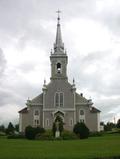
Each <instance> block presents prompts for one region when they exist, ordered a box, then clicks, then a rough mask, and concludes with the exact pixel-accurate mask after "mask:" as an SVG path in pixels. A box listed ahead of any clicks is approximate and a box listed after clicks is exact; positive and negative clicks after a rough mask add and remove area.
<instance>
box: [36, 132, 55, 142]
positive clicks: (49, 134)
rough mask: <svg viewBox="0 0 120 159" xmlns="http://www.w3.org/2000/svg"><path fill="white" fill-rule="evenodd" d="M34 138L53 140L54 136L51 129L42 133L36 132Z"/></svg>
mask: <svg viewBox="0 0 120 159" xmlns="http://www.w3.org/2000/svg"><path fill="white" fill-rule="evenodd" d="M35 139H37V140H53V139H54V136H53V132H52V130H46V131H45V132H44V133H42V134H40V133H39V134H37V135H36V136H35Z"/></svg>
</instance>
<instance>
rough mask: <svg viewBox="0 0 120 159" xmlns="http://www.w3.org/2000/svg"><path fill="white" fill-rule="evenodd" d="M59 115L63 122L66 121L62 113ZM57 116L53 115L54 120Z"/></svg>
mask: <svg viewBox="0 0 120 159" xmlns="http://www.w3.org/2000/svg"><path fill="white" fill-rule="evenodd" d="M59 116H60V117H61V118H62V120H63V123H64V121H65V120H64V117H63V116H62V115H59ZM56 117H57V116H54V117H53V120H54V121H55V119H56Z"/></svg>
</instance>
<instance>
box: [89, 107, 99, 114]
mask: <svg viewBox="0 0 120 159" xmlns="http://www.w3.org/2000/svg"><path fill="white" fill-rule="evenodd" d="M90 112H91V113H100V112H101V111H100V110H99V109H97V108H95V107H91V110H90Z"/></svg>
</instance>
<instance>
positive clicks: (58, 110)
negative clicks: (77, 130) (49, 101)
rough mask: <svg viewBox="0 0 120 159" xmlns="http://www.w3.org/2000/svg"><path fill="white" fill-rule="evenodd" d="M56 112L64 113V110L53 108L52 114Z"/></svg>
mask: <svg viewBox="0 0 120 159" xmlns="http://www.w3.org/2000/svg"><path fill="white" fill-rule="evenodd" d="M57 112H61V113H63V114H64V115H65V112H64V111H62V110H60V109H57V110H55V111H54V112H52V114H53V116H54V115H55V114H56V113H57Z"/></svg>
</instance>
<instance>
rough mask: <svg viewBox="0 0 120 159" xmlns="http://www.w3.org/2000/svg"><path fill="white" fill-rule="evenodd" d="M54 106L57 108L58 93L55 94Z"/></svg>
mask: <svg viewBox="0 0 120 159" xmlns="http://www.w3.org/2000/svg"><path fill="white" fill-rule="evenodd" d="M55 105H56V107H58V106H59V94H58V93H56V95H55Z"/></svg>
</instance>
